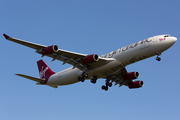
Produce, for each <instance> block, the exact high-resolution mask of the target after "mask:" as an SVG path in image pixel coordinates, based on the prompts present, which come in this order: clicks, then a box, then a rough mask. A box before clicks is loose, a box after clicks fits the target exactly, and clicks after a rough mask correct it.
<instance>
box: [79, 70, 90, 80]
mask: <svg viewBox="0 0 180 120" xmlns="http://www.w3.org/2000/svg"><path fill="white" fill-rule="evenodd" d="M86 78H88V74H87V73H85V72H83V73H82V76H80V77H78V80H79V81H81V82H84V81H85V79H86Z"/></svg>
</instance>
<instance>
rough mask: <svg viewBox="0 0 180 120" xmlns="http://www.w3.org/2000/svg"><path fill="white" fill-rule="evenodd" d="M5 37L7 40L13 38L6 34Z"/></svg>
mask: <svg viewBox="0 0 180 120" xmlns="http://www.w3.org/2000/svg"><path fill="white" fill-rule="evenodd" d="M3 36H4V37H5V38H6V39H9V38H11V37H9V36H8V35H6V34H3Z"/></svg>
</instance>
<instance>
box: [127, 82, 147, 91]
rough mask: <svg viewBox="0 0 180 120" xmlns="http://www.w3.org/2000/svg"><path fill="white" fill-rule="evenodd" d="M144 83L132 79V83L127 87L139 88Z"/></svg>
mask: <svg viewBox="0 0 180 120" xmlns="http://www.w3.org/2000/svg"><path fill="white" fill-rule="evenodd" d="M143 85H144V82H143V81H141V80H139V81H133V83H131V84H130V85H129V89H133V88H140V87H142V86H143Z"/></svg>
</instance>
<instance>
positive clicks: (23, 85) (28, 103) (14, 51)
mask: <svg viewBox="0 0 180 120" xmlns="http://www.w3.org/2000/svg"><path fill="white" fill-rule="evenodd" d="M179 4H180V1H179V0H151V1H145V0H121V1H120V0H111V1H108V0H91V1H87V0H76V1H75V0H66V1H62V0H38V1H37V0H31V1H27V0H16V1H14V0H1V1H0V11H1V12H0V16H1V19H0V24H1V25H0V26H1V27H0V33H1V34H3V33H6V34H8V35H10V36H12V37H15V38H19V39H23V40H27V41H31V42H34V43H39V44H43V45H52V44H57V45H58V46H59V48H60V49H64V50H69V51H74V52H78V53H83V54H94V53H97V54H98V55H102V54H105V53H108V52H111V51H113V50H116V49H119V48H121V47H124V46H126V45H129V44H131V43H134V42H137V41H140V40H143V39H145V38H148V37H151V36H154V35H160V34H171V35H172V36H175V37H177V38H180V23H179V21H180V14H179V11H180V7H179ZM0 43H1V48H0V53H1V60H0V61H1V84H0V119H1V120H12V119H17V120H24V119H25V120H32V119H33V120H39V119H42V120H49V119H63V120H72V119H78V120H92V119H93V120H99V119H103V120H109V119H111V120H113V119H125V120H132V119H133V120H152V119H153V120H169V119H173V120H179V119H180V114H179V111H180V103H179V101H180V95H179V92H180V87H179V85H180V80H179V79H180V78H179V71H180V70H179V68H180V65H179V58H180V55H179V41H177V42H176V43H175V45H174V46H172V47H171V48H170V49H168V50H167V51H165V52H164V53H163V54H162V56H161V58H162V60H161V61H160V62H158V61H156V60H155V57H152V58H149V59H146V60H144V61H140V62H138V63H135V64H132V65H130V66H127V69H128V71H129V72H131V71H138V72H139V73H140V77H139V80H143V81H144V83H145V85H144V86H143V87H142V88H140V89H134V90H130V89H128V88H127V87H125V86H123V87H121V88H119V87H118V86H114V87H112V88H110V89H109V90H108V91H107V92H105V91H103V90H101V86H102V85H103V84H104V83H105V81H104V80H103V79H99V81H97V83H96V84H95V85H94V84H91V83H90V81H85V82H84V83H77V84H73V85H69V86H62V87H59V88H58V89H53V88H50V87H48V86H38V85H35V82H33V81H30V80H27V79H24V78H20V77H18V76H15V75H14V74H16V73H22V74H28V75H31V76H35V77H39V74H38V69H37V65H36V61H38V60H39V59H41V56H40V55H39V54H36V53H35V51H34V50H32V49H30V48H26V47H24V46H21V45H18V44H15V43H12V42H9V41H7V40H5V39H4V38H3V36H1V40H0ZM43 60H44V61H45V62H46V63H47V64H48V65H49V67H50V68H51V69H52V70H53V71H55V72H58V71H61V70H64V69H66V68H68V67H70V65H62V62H60V61H54V62H51V60H52V59H51V58H47V57H44V58H43Z"/></svg>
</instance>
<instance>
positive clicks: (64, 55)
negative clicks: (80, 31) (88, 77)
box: [3, 34, 113, 70]
mask: <svg viewBox="0 0 180 120" xmlns="http://www.w3.org/2000/svg"><path fill="white" fill-rule="evenodd" d="M3 35H4V37H5V38H6V39H7V40H9V41H12V42H15V43H18V44H21V45H24V46H27V47H30V48H33V49H35V50H36V52H37V53H39V54H42V51H43V50H44V49H46V48H48V47H50V46H45V45H40V44H36V43H32V42H28V41H24V40H19V39H16V38H12V37H9V36H8V35H6V34H3ZM43 56H44V55H43ZM45 56H48V57H51V58H53V59H52V61H54V60H60V61H62V62H63V64H65V63H68V64H71V65H73V66H74V67H73V68H75V67H76V68H78V69H80V70H83V69H84V67H85V66H87V65H89V66H91V68H97V67H100V66H102V65H105V64H107V63H109V62H111V61H113V59H106V58H99V60H98V61H97V62H94V63H89V64H86V65H83V64H82V63H81V60H82V59H83V58H85V57H87V56H88V55H87V54H80V53H76V52H71V51H66V50H62V49H58V50H57V52H55V53H51V54H46V55H45Z"/></svg>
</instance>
